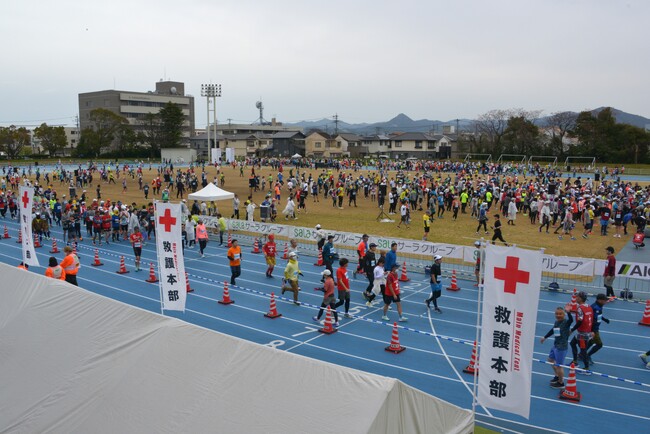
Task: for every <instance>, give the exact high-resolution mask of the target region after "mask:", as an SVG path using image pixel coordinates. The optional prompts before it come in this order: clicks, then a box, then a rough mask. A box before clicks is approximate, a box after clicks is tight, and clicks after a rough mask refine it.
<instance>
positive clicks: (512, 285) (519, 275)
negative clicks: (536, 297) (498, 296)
mask: <svg viewBox="0 0 650 434" xmlns="http://www.w3.org/2000/svg"><path fill="white" fill-rule="evenodd" d="M494 278H495V279H499V280H503V290H504V291H505V292H508V293H510V294H515V293H516V292H517V283H528V282H529V281H530V273H529V272H528V271H524V270H520V269H519V258H517V257H515V256H507V257H506V268H500V267H494Z"/></svg>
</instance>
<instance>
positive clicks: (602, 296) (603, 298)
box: [596, 294, 607, 300]
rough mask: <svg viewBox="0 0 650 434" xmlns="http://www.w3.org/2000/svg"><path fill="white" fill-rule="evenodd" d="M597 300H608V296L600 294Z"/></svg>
mask: <svg viewBox="0 0 650 434" xmlns="http://www.w3.org/2000/svg"><path fill="white" fill-rule="evenodd" d="M596 300H607V296H606V295H605V294H598V295H597V296H596Z"/></svg>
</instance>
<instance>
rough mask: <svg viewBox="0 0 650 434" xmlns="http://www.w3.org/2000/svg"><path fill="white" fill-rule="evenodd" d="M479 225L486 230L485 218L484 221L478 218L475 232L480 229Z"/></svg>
mask: <svg viewBox="0 0 650 434" xmlns="http://www.w3.org/2000/svg"><path fill="white" fill-rule="evenodd" d="M481 226H483V230H484V231H485V232H487V231H488V230H487V220H484V221H480V220H479V221H478V226H476V232H478V231H479V229H481Z"/></svg>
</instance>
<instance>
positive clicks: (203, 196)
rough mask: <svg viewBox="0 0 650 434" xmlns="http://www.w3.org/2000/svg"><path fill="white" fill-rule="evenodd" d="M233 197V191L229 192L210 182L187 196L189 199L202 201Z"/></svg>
mask: <svg viewBox="0 0 650 434" xmlns="http://www.w3.org/2000/svg"><path fill="white" fill-rule="evenodd" d="M233 197H235V193H231V192H229V191H226V190H223V189H221V188H219V187H217V186H216V185H214V183H212V182H210V183H208V185H206V186H205V188H202V189H201V190H199V191H197V192H196V193H191V194H190V195H189V196H188V198H190V199H191V200H202V201H210V200H223V199H232V198H233Z"/></svg>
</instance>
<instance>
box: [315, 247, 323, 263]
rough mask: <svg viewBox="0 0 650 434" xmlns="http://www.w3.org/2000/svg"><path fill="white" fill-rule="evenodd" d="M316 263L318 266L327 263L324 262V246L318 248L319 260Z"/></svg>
mask: <svg viewBox="0 0 650 434" xmlns="http://www.w3.org/2000/svg"><path fill="white" fill-rule="evenodd" d="M314 265H315V266H317V267H322V266H323V265H325V263H324V262H323V249H322V248H320V249H318V261H316V263H315V264H314Z"/></svg>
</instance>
